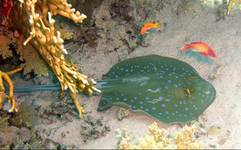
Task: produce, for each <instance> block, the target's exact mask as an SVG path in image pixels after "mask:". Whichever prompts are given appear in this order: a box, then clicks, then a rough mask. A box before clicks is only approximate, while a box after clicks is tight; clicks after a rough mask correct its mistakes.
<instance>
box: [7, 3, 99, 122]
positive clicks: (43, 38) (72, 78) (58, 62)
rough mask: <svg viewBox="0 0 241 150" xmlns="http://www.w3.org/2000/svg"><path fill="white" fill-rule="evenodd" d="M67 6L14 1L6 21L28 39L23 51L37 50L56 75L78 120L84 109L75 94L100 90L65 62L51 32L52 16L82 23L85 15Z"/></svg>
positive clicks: (57, 34) (56, 36) (56, 34)
mask: <svg viewBox="0 0 241 150" xmlns="http://www.w3.org/2000/svg"><path fill="white" fill-rule="evenodd" d="M71 7H72V6H71V5H70V4H68V3H67V1H66V0H21V1H20V0H19V1H17V0H15V1H13V10H14V11H12V13H11V20H10V21H9V22H10V24H11V26H12V27H13V28H14V29H15V30H17V31H18V33H20V35H23V36H24V37H27V36H28V38H26V40H25V41H24V42H23V45H22V46H23V49H24V48H25V46H28V45H30V46H31V47H33V48H34V49H35V50H37V51H38V53H39V54H40V55H41V56H42V58H43V59H44V60H45V61H46V62H47V64H48V65H49V66H50V68H51V69H52V70H53V72H54V73H55V75H56V76H57V78H58V80H59V82H60V85H61V89H62V91H65V90H67V89H68V90H69V93H70V96H71V98H72V100H73V102H74V103H75V106H76V108H77V110H78V111H79V114H80V116H81V117H82V114H83V113H84V110H83V108H82V107H81V105H80V103H79V101H78V100H77V98H76V95H77V93H78V92H85V93H87V94H88V95H91V94H92V93H93V91H98V92H100V91H99V90H98V89H96V88H95V87H94V84H95V81H94V80H92V79H89V78H88V77H87V76H85V75H83V74H81V73H80V72H79V71H78V68H77V67H76V65H75V64H73V63H72V62H68V61H66V59H65V54H67V51H66V49H65V48H64V45H63V42H64V40H63V39H62V38H61V34H60V32H59V31H56V29H55V26H54V24H55V20H54V19H53V18H52V16H54V15H61V16H64V17H66V18H69V19H71V20H73V21H74V22H75V23H82V21H83V20H84V19H85V18H86V16H85V15H83V14H80V12H78V11H75V9H74V8H71ZM28 33H29V34H30V35H29V34H28ZM32 63H34V62H32Z"/></svg>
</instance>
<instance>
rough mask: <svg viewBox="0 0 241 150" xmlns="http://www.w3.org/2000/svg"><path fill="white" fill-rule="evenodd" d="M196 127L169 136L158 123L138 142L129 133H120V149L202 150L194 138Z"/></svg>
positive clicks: (188, 127)
mask: <svg viewBox="0 0 241 150" xmlns="http://www.w3.org/2000/svg"><path fill="white" fill-rule="evenodd" d="M194 133H195V127H194V125H193V126H184V127H183V128H182V129H181V131H180V132H178V133H176V135H175V136H174V135H173V134H171V135H170V134H168V131H167V130H166V129H160V128H159V127H158V125H157V123H156V122H154V123H153V124H152V125H150V126H149V128H148V134H147V135H145V136H144V137H143V138H141V139H139V140H138V141H137V142H136V141H135V138H134V137H133V136H132V135H131V134H130V133H128V132H127V131H120V132H119V135H118V136H119V138H120V141H119V144H118V148H119V149H201V144H200V143H199V142H198V141H197V139H195V138H194Z"/></svg>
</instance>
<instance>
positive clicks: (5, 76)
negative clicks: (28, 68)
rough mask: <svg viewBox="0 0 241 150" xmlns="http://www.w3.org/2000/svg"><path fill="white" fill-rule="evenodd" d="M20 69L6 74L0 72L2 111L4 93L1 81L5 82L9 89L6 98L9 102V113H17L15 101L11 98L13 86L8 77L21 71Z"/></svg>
mask: <svg viewBox="0 0 241 150" xmlns="http://www.w3.org/2000/svg"><path fill="white" fill-rule="evenodd" d="M22 69H23V68H17V69H15V70H13V71H10V72H6V73H5V72H2V71H0V109H2V107H3V99H4V93H5V88H4V85H3V80H5V81H6V82H7V84H8V87H9V95H8V96H7V99H8V100H9V102H10V104H11V108H10V109H9V112H14V111H17V105H16V100H15V98H14V96H13V91H14V86H13V83H12V80H11V78H10V77H9V76H10V75H12V74H14V73H16V72H19V71H21V70H22Z"/></svg>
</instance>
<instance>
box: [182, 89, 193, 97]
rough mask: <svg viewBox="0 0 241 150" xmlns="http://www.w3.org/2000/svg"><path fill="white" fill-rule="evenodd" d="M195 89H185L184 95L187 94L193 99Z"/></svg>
mask: <svg viewBox="0 0 241 150" xmlns="http://www.w3.org/2000/svg"><path fill="white" fill-rule="evenodd" d="M194 91H195V90H194V88H185V89H184V93H185V96H186V97H188V98H190V97H192V94H193V93H194Z"/></svg>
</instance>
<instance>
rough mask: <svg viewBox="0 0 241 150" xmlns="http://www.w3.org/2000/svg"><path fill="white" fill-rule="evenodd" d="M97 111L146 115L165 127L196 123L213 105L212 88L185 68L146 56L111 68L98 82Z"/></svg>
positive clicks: (166, 58) (188, 67) (188, 68)
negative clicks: (119, 109)
mask: <svg viewBox="0 0 241 150" xmlns="http://www.w3.org/2000/svg"><path fill="white" fill-rule="evenodd" d="M100 84H101V90H102V92H103V95H102V97H101V100H100V102H99V106H98V111H103V110H106V109H108V108H110V107H111V106H113V105H117V106H122V107H128V108H130V109H132V110H133V111H141V112H144V113H147V114H148V115H150V116H151V117H154V118H156V119H158V120H159V121H162V122H165V123H186V122H190V121H191V120H194V119H197V118H198V116H199V115H200V114H202V112H203V111H204V110H205V109H206V108H207V107H208V106H209V105H210V104H211V103H212V102H213V101H214V99H215V93H216V92H215V89H214V87H213V86H212V85H211V84H210V83H209V82H207V81H206V80H204V79H202V78H201V77H200V75H199V74H198V73H197V71H196V70H195V69H194V68H193V67H191V66H190V65H189V64H187V63H185V62H182V61H179V60H177V59H173V58H168V57H161V56H158V55H148V56H142V57H136V58H130V59H127V60H124V61H122V62H120V63H118V64H116V65H114V66H113V67H112V68H111V69H110V71H109V72H108V73H107V74H106V75H105V76H104V77H103V81H101V82H100Z"/></svg>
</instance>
